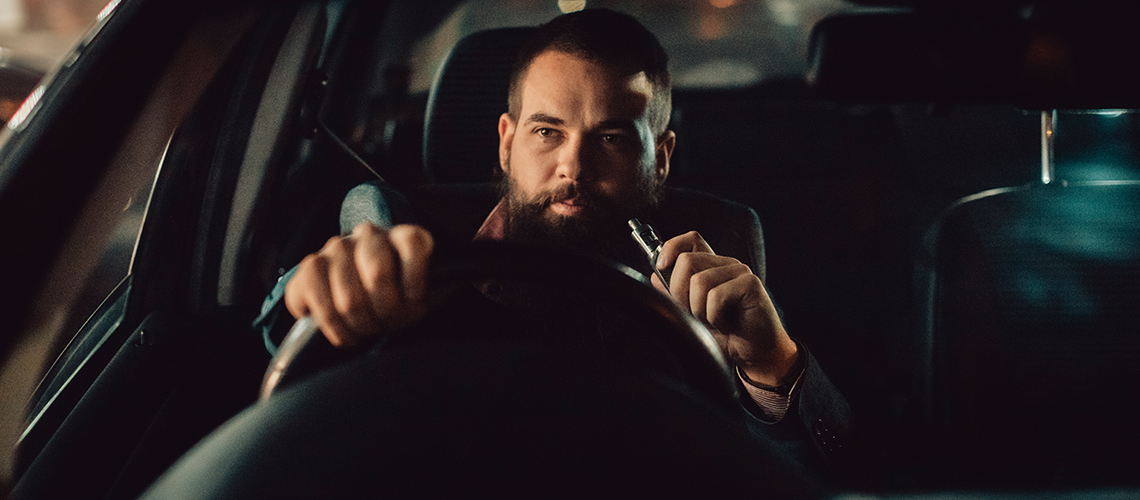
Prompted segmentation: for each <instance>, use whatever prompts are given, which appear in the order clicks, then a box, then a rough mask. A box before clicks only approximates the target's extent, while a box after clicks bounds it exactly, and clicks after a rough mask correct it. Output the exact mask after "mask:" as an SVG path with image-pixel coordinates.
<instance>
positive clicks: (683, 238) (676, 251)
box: [657, 231, 715, 269]
mask: <svg viewBox="0 0 1140 500" xmlns="http://www.w3.org/2000/svg"><path fill="white" fill-rule="evenodd" d="M687 252H698V253H710V254H714V255H715V252H713V249H712V247H710V246H709V244H708V243H707V242H706V241H705V239H704V238H703V237H701V234H700V233H698V232H696V231H689V232H687V233H685V234H682V235H680V236H676V237H673V238H669V241H666V242H665V243H664V244H662V245H661V254H660V255H658V256H657V268H658V269H668V268H669V267H671V266H673V265H674V262H676V260H677V257H678V256H679V255H681V254H683V253H687Z"/></svg>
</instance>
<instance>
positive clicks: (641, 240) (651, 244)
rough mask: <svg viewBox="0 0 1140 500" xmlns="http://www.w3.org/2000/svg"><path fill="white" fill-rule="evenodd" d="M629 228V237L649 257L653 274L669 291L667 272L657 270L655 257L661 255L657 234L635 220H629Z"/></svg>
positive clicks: (648, 226)
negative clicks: (631, 237)
mask: <svg viewBox="0 0 1140 500" xmlns="http://www.w3.org/2000/svg"><path fill="white" fill-rule="evenodd" d="M629 228H630V229H632V230H633V232H632V233H630V236H633V239H634V240H636V241H637V243H638V244H639V245H641V249H642V250H643V251H645V255H646V256H648V257H649V266H650V267H652V268H653V274H656V275H657V278H658V279H660V280H661V283H662V284H664V285H665V290H666V291H668V290H669V270H664V271H662V270H661V269H657V256H658V255H661V240H660V239H658V238H657V234H656V233H654V232H653V227H651V226H650V225H649V224H642V223H641V221H639V220H637V219H636V218H634V219H630V220H629Z"/></svg>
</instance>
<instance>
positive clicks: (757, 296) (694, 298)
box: [652, 231, 799, 386]
mask: <svg viewBox="0 0 1140 500" xmlns="http://www.w3.org/2000/svg"><path fill="white" fill-rule="evenodd" d="M657 267H658V269H667V268H669V267H672V268H673V273H672V275H671V276H670V278H669V290H670V294H671V295H672V297H673V300H674V301H676V302H677V304H679V305H680V306H681V308H682V309H684V310H686V311H689V312H691V313H692V314H693V316H695V317H696V318H697V319H699V320H700V321H702V322H703V323H704V324H705V325H707V326H708V327H709V328H710V330H711V331H712V334H713V336H714V337H715V338H716V340H717V343H718V344H719V345H720V348H721V350H722V351H723V352H724V355H725V356H726V357H727V358H728V359H729V361H730V362H732V363H733V364H735V365H737V366H739V367H740V368H741V370H743V371H744V374H745V375H747V376H748V378H749V379H751V380H753V381H755V382H759V383H761V384H765V385H770V386H776V385H779V384H781V383H783V382H784V381H785V379H786V378H787V377H788V376H789V374H790V372H791V370H792V367H793V366H795V364H796V360H797V358H798V357H799V350H798V349H797V348H796V343H795V342H793V341H792V339H791V338H790V337H788V333H787V332H786V331H784V325H783V323H782V322H781V321H780V317H779V315H778V314H777V313H776V306H775V304H773V303H772V299H771V298H769V297H768V292H767V291H766V290H765V289H764V285H763V283H761V282H760V278H759V277H757V276H756V275H755V274H753V273H752V270H751V269H750V268H749V267H748V265H746V264H743V263H741V262H740V261H738V260H736V259H734V258H732V257H725V256H720V255H716V254H715V253H713V250H712V248H711V247H710V246H709V244H708V243H707V242H705V240H704V238H702V237H701V235H700V234H698V233H697V232H696V231H691V232H689V233H686V234H683V235H681V236H677V237H676V238H672V239H670V240H669V241H667V242H665V244H664V245H663V248H662V250H661V255H660V257H659V258H658V261H657ZM652 281H653V284H654V286H655V287H657V289H658V290H661V291H662V292H665V291H666V290H665V288H664V286H662V284H661V281H660V280H658V279H657V276H656V275H654V276H653V278H652Z"/></svg>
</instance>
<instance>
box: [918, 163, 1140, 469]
mask: <svg viewBox="0 0 1140 500" xmlns="http://www.w3.org/2000/svg"><path fill="white" fill-rule="evenodd" d="M925 252H926V259H928V260H927V262H926V266H927V269H926V272H927V274H926V279H927V280H928V281H926V283H927V284H928V288H927V290H928V292H929V296H928V297H927V300H928V302H927V303H928V308H927V309H926V312H925V314H926V322H927V325H928V328H927V331H926V335H927V336H928V337H927V339H928V342H929V344H928V345H929V347H930V351H929V352H930V353H931V355H932V356H931V361H932V364H931V367H932V373H931V375H932V378H931V379H930V380H931V381H932V383H933V385H932V386H931V390H932V395H933V398H932V406H931V410H932V414H931V415H930V417H931V419H932V422H933V424H934V431H935V438H936V440H940V441H941V442H942V446H941V447H940V448H939V450H938V451H936V452H935V453H933V454H932V455H933V456H935V458H936V462H937V463H938V465H939V467H938V468H937V469H938V470H942V471H944V472H945V473H946V476H945V477H944V479H945V480H947V481H949V482H952V483H953V484H954V485H955V486H959V487H975V486H981V487H987V488H988V487H1019V486H1020V487H1027V486H1046V485H1047V486H1049V487H1073V486H1080V485H1103V484H1110V483H1119V482H1121V481H1126V482H1130V483H1132V484H1136V471H1137V470H1140V459H1138V458H1137V455H1136V454H1134V453H1122V451H1123V450H1129V449H1134V448H1135V447H1136V446H1137V445H1140V430H1138V428H1137V427H1136V425H1135V422H1136V421H1137V420H1140V364H1137V362H1136V361H1137V359H1140V182H1135V181H1117V182H1101V183H1072V184H1068V185H1064V184H1063V183H1056V184H1053V185H1038V186H1033V187H1023V188H1008V189H1002V190H994V191H991V192H987V193H982V194H979V195H975V196H972V197H969V198H967V199H964V200H962V201H960V202H959V203H957V204H956V205H955V206H953V207H952V208H951V209H949V210H948V211H947V212H946V213H945V214H944V215H943V217H942V218H941V220H940V221H939V223H938V225H937V226H936V227H935V231H933V232H932V233H931V237H930V238H929V239H928V244H927V248H926V249H925ZM943 451H944V452H943Z"/></svg>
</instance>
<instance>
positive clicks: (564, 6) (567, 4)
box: [558, 0, 586, 14]
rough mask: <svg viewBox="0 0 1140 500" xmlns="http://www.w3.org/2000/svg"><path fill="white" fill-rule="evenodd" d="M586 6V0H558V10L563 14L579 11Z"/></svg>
mask: <svg viewBox="0 0 1140 500" xmlns="http://www.w3.org/2000/svg"><path fill="white" fill-rule="evenodd" d="M585 8H586V0H558V10H560V11H562V13H563V14H569V13H571V12H578V11H580V10H582V9H585Z"/></svg>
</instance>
